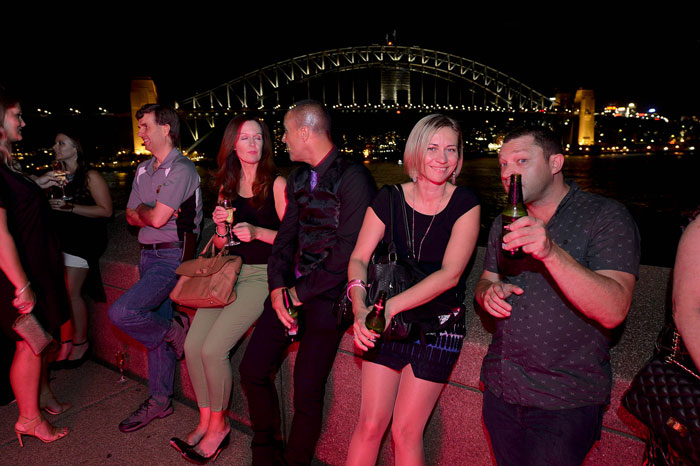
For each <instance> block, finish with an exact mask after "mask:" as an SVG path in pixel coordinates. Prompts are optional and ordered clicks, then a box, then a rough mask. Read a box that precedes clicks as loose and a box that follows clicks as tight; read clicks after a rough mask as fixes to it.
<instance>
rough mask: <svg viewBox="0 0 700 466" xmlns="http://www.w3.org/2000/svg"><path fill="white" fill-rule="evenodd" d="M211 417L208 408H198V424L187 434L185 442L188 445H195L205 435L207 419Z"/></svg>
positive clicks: (207, 425)
mask: <svg viewBox="0 0 700 466" xmlns="http://www.w3.org/2000/svg"><path fill="white" fill-rule="evenodd" d="M210 417H211V409H209V408H199V424H197V427H195V429H194V430H193V431H192V432H190V433H189V434H187V437H186V438H185V441H186V442H187V443H189V444H190V445H197V444H198V443H199V442H200V440H202V437H204V434H206V433H207V428H208V427H209V419H210Z"/></svg>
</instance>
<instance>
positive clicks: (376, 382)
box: [346, 361, 401, 466]
mask: <svg viewBox="0 0 700 466" xmlns="http://www.w3.org/2000/svg"><path fill="white" fill-rule="evenodd" d="M400 377H401V374H400V373H399V372H396V371H395V370H393V369H390V368H388V367H386V366H382V365H380V364H375V363H372V362H367V361H362V404H361V405H360V419H359V420H358V421H357V426H356V427H355V432H354V433H353V434H352V440H351V441H350V449H349V451H348V459H347V463H346V464H347V465H348V466H363V465H369V466H371V465H374V464H375V463H376V462H377V455H378V454H379V447H380V445H381V442H382V438H383V436H384V432H385V431H386V428H387V426H388V425H389V421H390V420H391V413H392V411H393V410H394V402H395V400H396V393H397V391H398V389H399V381H400ZM396 464H401V463H396Z"/></svg>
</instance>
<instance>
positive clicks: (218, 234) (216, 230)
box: [214, 225, 228, 238]
mask: <svg viewBox="0 0 700 466" xmlns="http://www.w3.org/2000/svg"><path fill="white" fill-rule="evenodd" d="M214 233H216V236H218V237H219V238H226V236H227V235H228V225H226V233H224V234H223V235H222V234H221V233H219V226H218V225H217V226H216V227H214Z"/></svg>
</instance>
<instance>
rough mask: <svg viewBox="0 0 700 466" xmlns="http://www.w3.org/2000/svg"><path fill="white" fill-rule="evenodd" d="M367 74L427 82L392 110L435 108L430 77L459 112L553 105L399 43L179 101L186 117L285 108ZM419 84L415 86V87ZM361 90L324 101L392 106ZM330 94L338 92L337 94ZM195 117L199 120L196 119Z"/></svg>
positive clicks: (494, 73) (253, 75)
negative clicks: (428, 93)
mask: <svg viewBox="0 0 700 466" xmlns="http://www.w3.org/2000/svg"><path fill="white" fill-rule="evenodd" d="M363 70H380V71H381V72H383V73H387V74H391V73H398V74H399V75H402V74H403V76H402V78H403V79H404V80H405V79H406V76H408V77H409V80H410V79H415V78H416V77H419V78H420V79H421V88H420V90H419V91H418V90H416V92H415V94H419V95H416V96H413V95H412V93H411V89H409V90H408V96H410V97H408V98H406V96H404V98H403V99H395V100H394V102H393V103H391V102H389V106H394V107H412V108H420V107H426V108H434V106H435V104H436V101H437V98H434V99H426V98H425V89H424V88H423V81H422V80H423V78H424V77H429V78H432V79H433V81H432V82H431V83H430V84H429V86H433V87H431V89H430V90H432V91H433V94H434V96H437V89H438V86H439V85H442V86H443V90H442V91H441V92H444V91H445V90H446V92H447V98H446V105H453V104H454V105H453V106H455V107H457V109H459V108H461V109H464V110H504V111H511V112H530V111H542V110H548V109H550V108H551V107H552V102H551V100H550V99H549V98H548V97H547V96H545V95H544V94H542V93H540V92H538V91H536V90H534V89H532V88H531V87H529V86H527V85H525V84H524V83H522V82H520V81H518V80H517V79H515V78H513V77H511V76H508V75H506V74H505V73H502V72H500V71H498V70H496V69H495V68H492V67H489V66H487V65H484V64H482V63H479V62H476V61H474V60H470V59H467V58H464V57H460V56H457V55H453V54H449V53H445V52H439V51H436V50H429V49H423V48H420V47H407V46H394V45H369V46H364V47H347V48H341V49H333V50H325V51H322V52H317V53H311V54H307V55H302V56H299V57H295V58H291V59H288V60H284V61H280V62H277V63H274V64H271V65H268V66H265V67H263V68H260V69H258V70H255V71H252V72H249V73H247V74H245V75H243V76H240V77H238V78H236V79H234V80H231V81H228V82H226V83H224V84H221V85H219V86H217V87H215V88H212V89H209V90H207V91H205V92H201V93H198V94H196V95H194V96H191V97H188V98H185V99H183V100H181V101H178V102H176V107H177V108H178V109H180V110H181V111H184V112H185V113H190V112H194V113H200V112H204V113H208V112H219V111H221V112H223V113H228V112H235V111H237V110H245V109H250V110H284V109H286V107H287V106H289V105H291V104H292V103H293V101H294V100H299V99H301V98H307V97H312V95H311V83H312V81H314V80H323V79H324V78H326V77H327V76H329V75H331V74H340V73H346V72H352V73H353V74H357V73H360V72H362V71H363ZM338 82H340V81H338ZM404 84H405V83H404ZM294 86H296V87H297V88H303V87H304V86H306V95H303V94H304V89H298V90H297V94H296V95H293V96H291V98H290V94H292V92H285V90H286V89H288V88H291V87H294ZM413 86H414V83H413V82H411V83H410V87H413ZM450 90H452V93H453V95H452V96H450ZM348 92H349V93H350V96H349V97H348V95H347V94H348ZM356 92H357V93H358V94H361V93H362V92H363V90H362V89H359V90H358V89H356V88H355V86H354V82H353V83H352V88H351V89H350V90H349V91H346V93H345V95H342V96H341V94H342V93H341V85H340V84H338V85H337V95H332V97H333V99H330V98H329V99H326V94H327V90H326V89H325V88H324V89H323V91H322V99H321V100H324V101H325V102H324V103H326V104H327V105H328V104H329V102H328V101H327V100H333V101H334V103H332V106H340V107H345V108H350V107H353V106H354V107H360V106H362V105H364V106H365V107H368V106H369V107H372V106H374V107H377V106H386V105H387V102H375V103H372V102H371V101H370V100H372V99H370V97H369V87H368V89H367V96H366V99H364V104H358V103H357V102H358V100H363V99H357V98H356V97H357V96H356ZM328 93H329V94H335V91H334V90H330V91H328ZM454 94H458V95H454ZM443 100H445V99H444V96H443ZM450 101H453V102H450ZM431 105H432V106H433V107H431ZM193 118H194V119H197V117H196V116H194V115H193ZM205 118H206V117H205Z"/></svg>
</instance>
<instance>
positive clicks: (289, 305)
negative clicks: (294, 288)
mask: <svg viewBox="0 0 700 466" xmlns="http://www.w3.org/2000/svg"><path fill="white" fill-rule="evenodd" d="M282 297H283V298H284V307H285V308H286V309H287V312H288V313H289V315H290V317H291V318H292V319H294V323H293V324H292V327H291V328H288V329H287V337H289V339H290V340H291V341H294V340H296V337H297V333H299V323H298V321H297V316H298V315H299V311H298V310H297V308H296V306H295V305H294V301H293V300H292V296H291V295H290V294H289V289H287V288H285V289H284V290H282Z"/></svg>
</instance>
